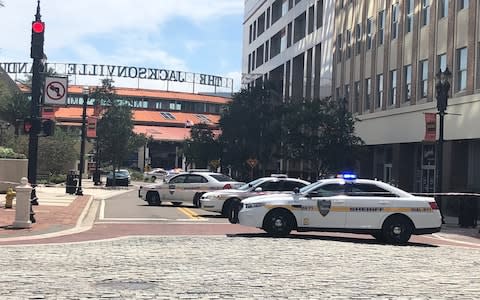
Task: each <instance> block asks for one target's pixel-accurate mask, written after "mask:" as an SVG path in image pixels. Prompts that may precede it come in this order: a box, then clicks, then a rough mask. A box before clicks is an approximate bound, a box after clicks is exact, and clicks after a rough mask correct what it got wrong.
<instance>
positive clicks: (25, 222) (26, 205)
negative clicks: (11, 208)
mask: <svg viewBox="0 0 480 300" xmlns="http://www.w3.org/2000/svg"><path fill="white" fill-rule="evenodd" d="M20 183H21V185H20V186H17V187H16V188H15V191H16V192H17V201H16V206H15V222H14V223H13V224H12V227H13V228H30V227H32V222H31V221H30V195H31V192H32V187H31V186H30V184H28V179H27V178H26V177H22V179H21V180H20Z"/></svg>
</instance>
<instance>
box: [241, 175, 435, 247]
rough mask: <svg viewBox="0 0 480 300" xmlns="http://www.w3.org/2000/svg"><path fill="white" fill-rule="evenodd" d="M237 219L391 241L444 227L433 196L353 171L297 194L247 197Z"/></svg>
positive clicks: (270, 228)
mask: <svg viewBox="0 0 480 300" xmlns="http://www.w3.org/2000/svg"><path fill="white" fill-rule="evenodd" d="M236 222H238V223H240V224H241V225H245V226H253V227H257V228H261V229H263V230H265V231H266V232H267V233H269V234H270V235H272V236H278V237H280V236H286V235H288V234H289V233H290V232H291V231H292V230H296V231H336V232H349V233H367V234H371V235H373V236H374V237H375V238H376V239H377V240H379V241H382V242H386V243H391V244H405V243H407V241H408V240H409V239H410V237H411V235H412V234H429V233H434V232H438V231H440V227H441V223H442V221H441V216H440V211H439V209H438V206H437V203H436V202H435V200H434V199H433V198H427V197H417V196H413V195H411V194H409V193H407V192H405V191H403V190H400V189H398V188H396V187H393V186H391V185H389V184H386V183H383V182H380V181H376V180H368V179H357V178H356V176H355V175H353V174H344V175H343V176H341V178H333V179H324V180H320V181H317V182H316V183H313V184H311V185H308V186H306V187H304V188H302V189H300V190H298V191H296V192H295V193H294V194H274V195H266V196H257V197H251V198H247V199H244V200H242V207H241V209H240V211H239V212H238V218H237V219H234V220H233V223H236Z"/></svg>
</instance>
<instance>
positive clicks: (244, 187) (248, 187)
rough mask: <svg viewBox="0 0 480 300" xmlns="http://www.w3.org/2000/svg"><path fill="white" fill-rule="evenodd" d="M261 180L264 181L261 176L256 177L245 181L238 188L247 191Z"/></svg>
mask: <svg viewBox="0 0 480 300" xmlns="http://www.w3.org/2000/svg"><path fill="white" fill-rule="evenodd" d="M262 181H264V179H263V178H258V179H255V180H254V181H250V182H249V183H245V184H244V185H242V186H241V187H239V188H238V189H239V190H241V191H248V190H249V189H251V188H252V187H253V186H257V185H258V184H260V183H261V182H262Z"/></svg>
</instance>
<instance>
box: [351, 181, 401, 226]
mask: <svg viewBox="0 0 480 300" xmlns="http://www.w3.org/2000/svg"><path fill="white" fill-rule="evenodd" d="M345 186H346V194H347V195H348V198H347V202H346V206H347V207H348V208H349V211H348V212H347V219H346V227H347V228H359V229H379V228H381V226H382V221H383V219H384V217H385V215H386V214H388V212H387V211H388V210H389V209H391V208H392V207H393V206H394V202H395V197H398V196H397V195H395V194H393V193H391V192H390V191H387V190H385V189H383V188H381V187H379V186H377V185H375V184H371V183H359V182H355V183H350V184H346V185H345Z"/></svg>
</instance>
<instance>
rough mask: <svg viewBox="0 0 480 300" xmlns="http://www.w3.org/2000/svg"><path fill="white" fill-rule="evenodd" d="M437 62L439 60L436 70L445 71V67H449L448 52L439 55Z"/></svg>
mask: <svg viewBox="0 0 480 300" xmlns="http://www.w3.org/2000/svg"><path fill="white" fill-rule="evenodd" d="M437 62H438V65H437V70H435V71H436V72H438V71H442V72H443V71H445V69H446V68H447V54H446V53H443V54H440V55H438V59H437Z"/></svg>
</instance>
